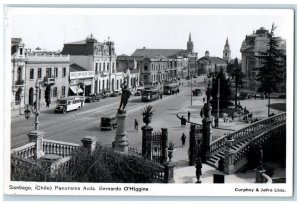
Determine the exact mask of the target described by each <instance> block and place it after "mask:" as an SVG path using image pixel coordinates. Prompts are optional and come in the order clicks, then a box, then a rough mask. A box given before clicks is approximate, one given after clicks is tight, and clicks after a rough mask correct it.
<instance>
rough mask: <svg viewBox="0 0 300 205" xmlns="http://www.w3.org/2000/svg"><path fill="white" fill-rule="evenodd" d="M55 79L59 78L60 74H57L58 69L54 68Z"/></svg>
mask: <svg viewBox="0 0 300 205" xmlns="http://www.w3.org/2000/svg"><path fill="white" fill-rule="evenodd" d="M54 77H56V78H57V77H58V74H57V68H54Z"/></svg>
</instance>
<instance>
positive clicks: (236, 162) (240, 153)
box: [225, 123, 285, 174]
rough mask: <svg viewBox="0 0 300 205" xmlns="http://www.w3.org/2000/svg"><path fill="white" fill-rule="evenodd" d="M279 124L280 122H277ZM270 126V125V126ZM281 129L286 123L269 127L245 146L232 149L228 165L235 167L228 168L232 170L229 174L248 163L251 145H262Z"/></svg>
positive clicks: (228, 157) (228, 156)
mask: <svg viewBox="0 0 300 205" xmlns="http://www.w3.org/2000/svg"><path fill="white" fill-rule="evenodd" d="M276 124H278V123H276ZM268 127H269V126H268ZM280 129H285V124H281V125H277V126H275V127H269V129H268V130H265V131H264V132H262V133H260V134H258V135H257V136H255V137H254V138H252V139H251V140H250V141H248V142H247V143H246V144H244V145H243V146H241V147H239V148H238V149H236V150H232V149H231V152H230V154H229V155H227V156H226V157H227V159H226V160H227V161H228V162H230V163H229V164H228V165H227V166H230V167H234V169H226V168H225V170H230V171H228V173H227V174H232V173H234V172H235V171H237V170H238V169H240V168H241V167H242V166H244V165H245V164H246V163H247V154H248V152H249V151H250V148H251V145H252V144H255V145H262V144H264V143H265V142H266V141H267V140H269V138H270V137H273V136H274V135H275V133H276V132H275V131H278V130H280Z"/></svg>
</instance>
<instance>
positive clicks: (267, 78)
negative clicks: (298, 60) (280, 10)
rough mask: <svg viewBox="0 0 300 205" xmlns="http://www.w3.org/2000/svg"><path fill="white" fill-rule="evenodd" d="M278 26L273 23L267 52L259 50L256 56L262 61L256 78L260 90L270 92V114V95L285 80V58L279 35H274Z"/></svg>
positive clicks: (269, 95)
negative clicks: (280, 47)
mask: <svg viewBox="0 0 300 205" xmlns="http://www.w3.org/2000/svg"><path fill="white" fill-rule="evenodd" d="M276 28H277V27H276V26H275V25H274V23H273V24H272V28H271V32H270V33H269V34H268V36H267V37H268V43H267V49H266V51H265V52H261V51H260V52H258V53H259V55H257V56H255V58H256V59H258V60H259V61H260V64H261V65H260V66H259V67H257V68H256V70H257V71H258V74H257V75H256V79H257V80H258V81H259V82H260V85H259V87H258V92H261V93H267V94H268V116H269V115H270V97H271V93H272V92H277V91H278V87H277V86H278V85H279V84H280V83H282V82H283V81H284V76H285V63H284V62H285V61H284V60H282V59H285V57H284V55H283V53H282V52H281V50H280V49H279V47H278V45H279V40H280V39H279V37H275V36H274V31H275V29H276Z"/></svg>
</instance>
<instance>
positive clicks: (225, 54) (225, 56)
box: [223, 38, 231, 62]
mask: <svg viewBox="0 0 300 205" xmlns="http://www.w3.org/2000/svg"><path fill="white" fill-rule="evenodd" d="M223 59H224V60H226V61H227V62H229V61H230V60H231V50H230V46H229V43H228V38H227V39H226V43H225V46H224V50H223Z"/></svg>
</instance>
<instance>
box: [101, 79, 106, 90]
mask: <svg viewBox="0 0 300 205" xmlns="http://www.w3.org/2000/svg"><path fill="white" fill-rule="evenodd" d="M104 84H105V80H102V90H104Z"/></svg>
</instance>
